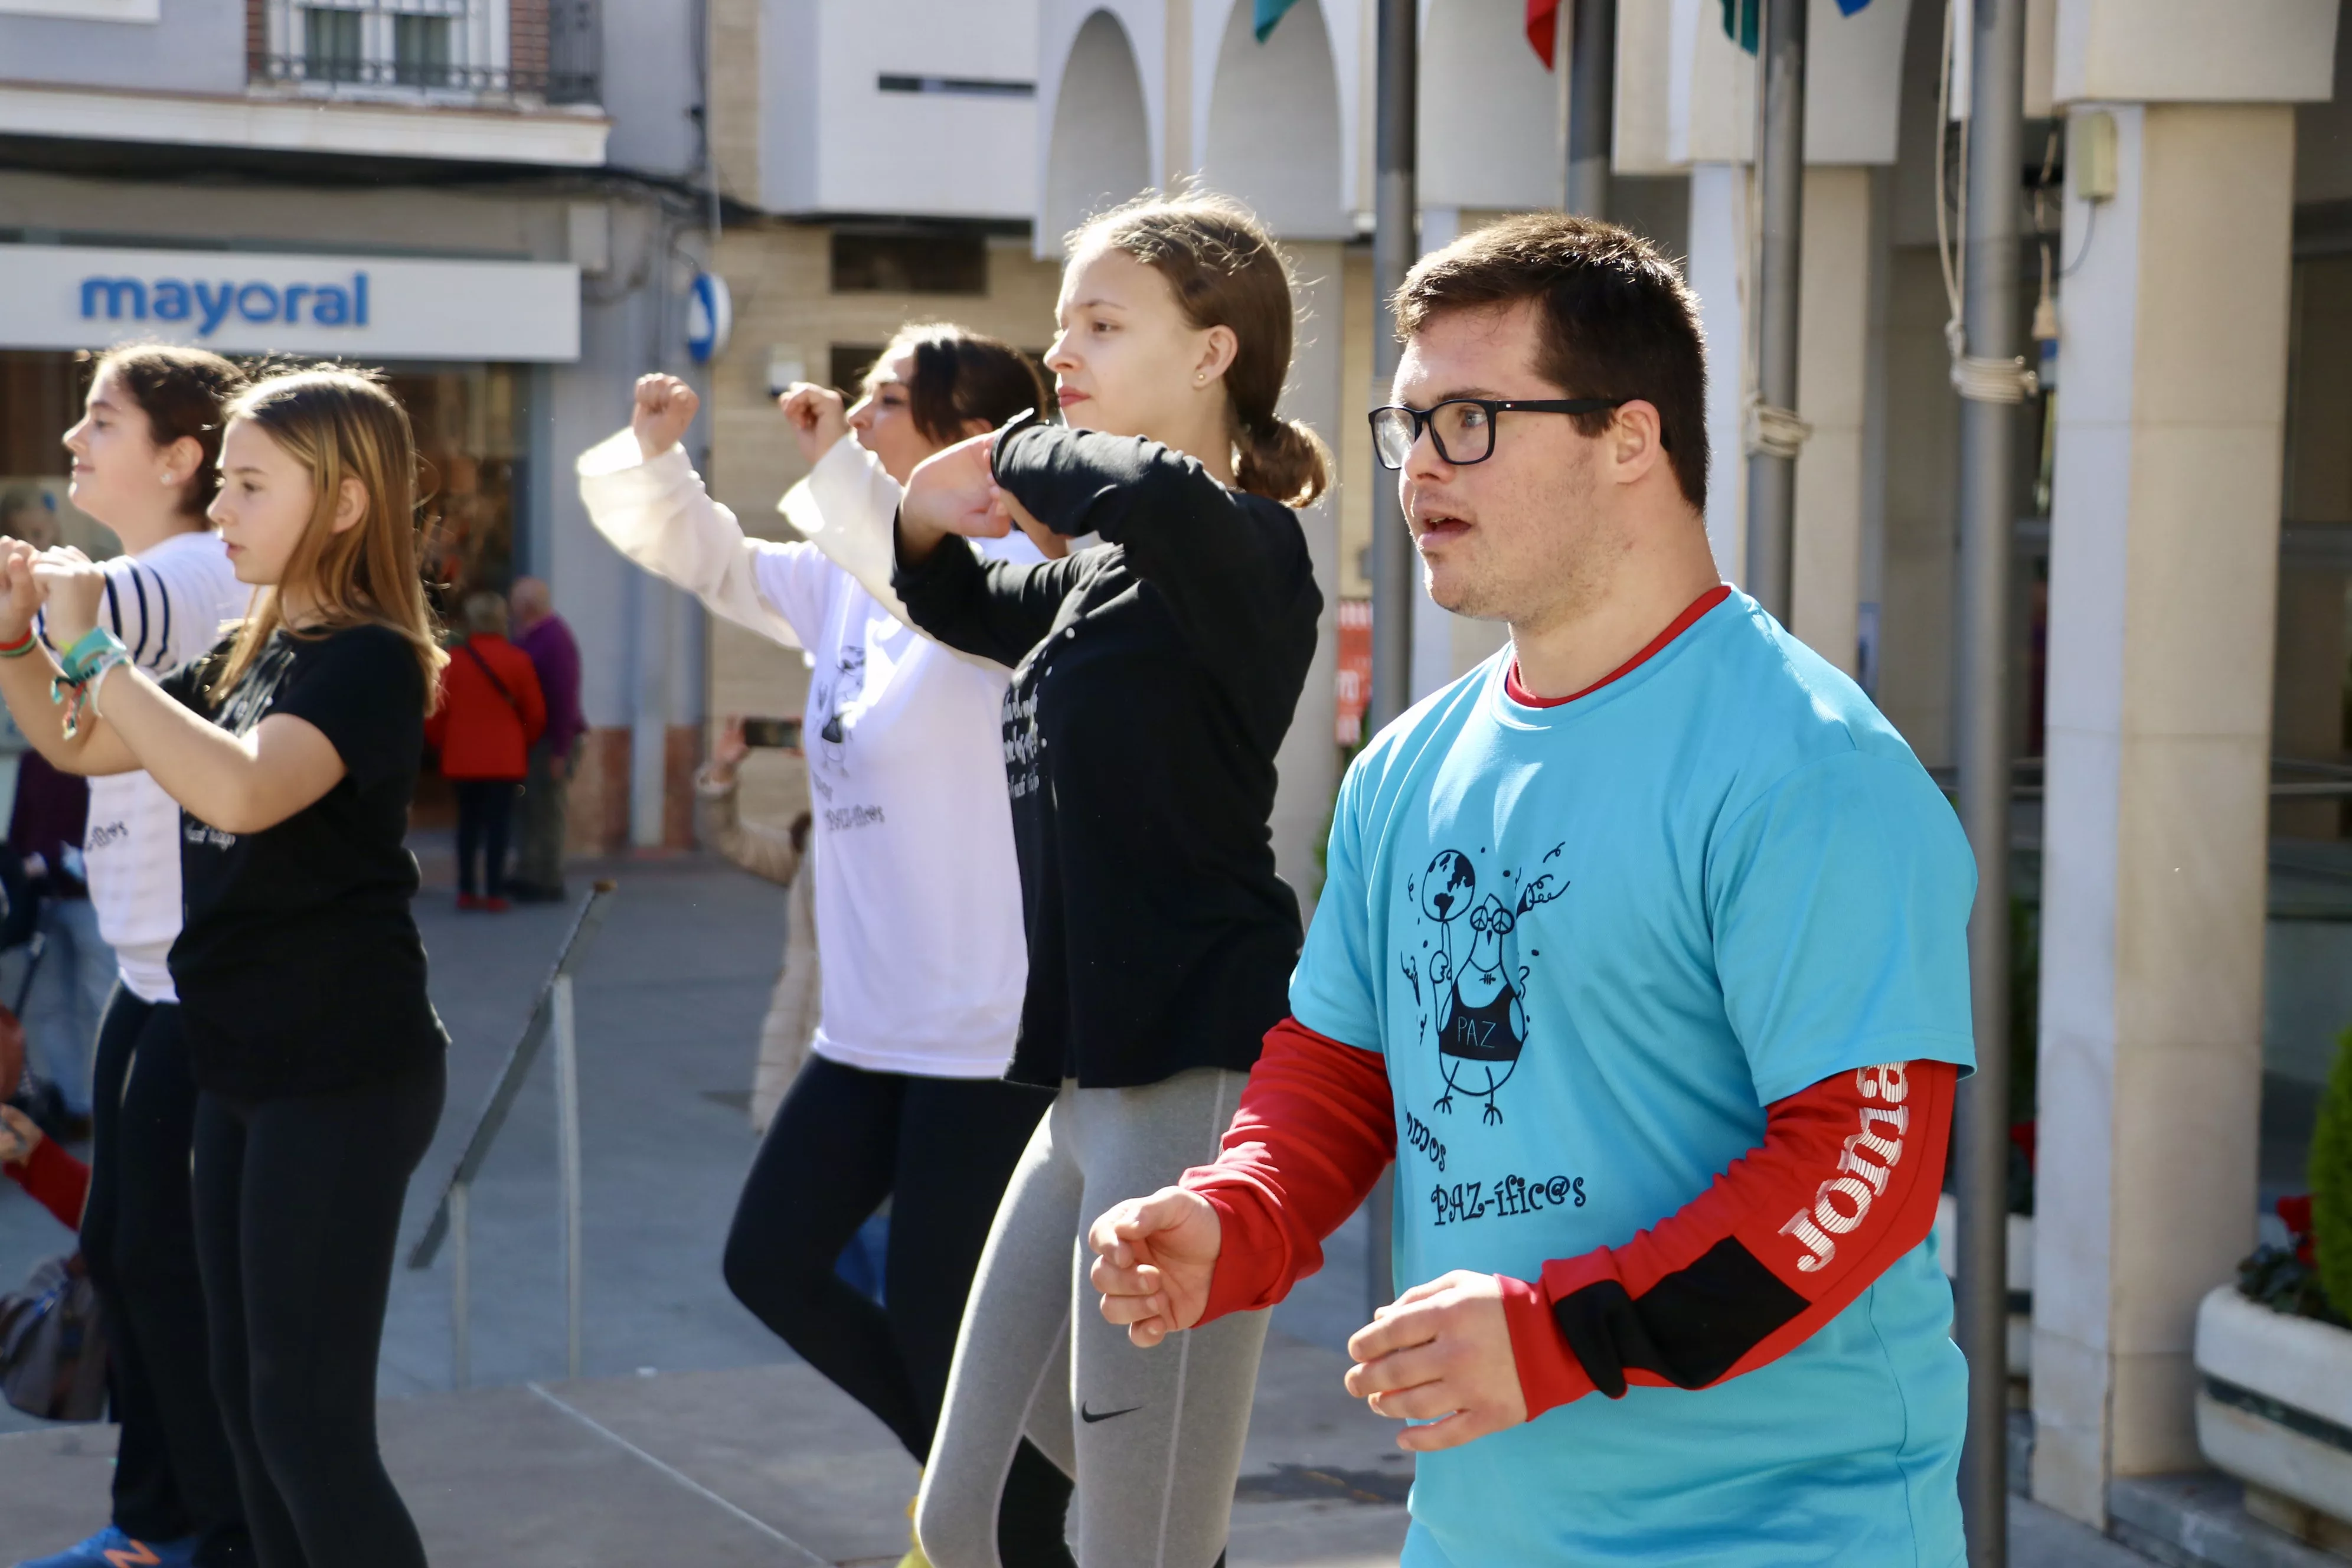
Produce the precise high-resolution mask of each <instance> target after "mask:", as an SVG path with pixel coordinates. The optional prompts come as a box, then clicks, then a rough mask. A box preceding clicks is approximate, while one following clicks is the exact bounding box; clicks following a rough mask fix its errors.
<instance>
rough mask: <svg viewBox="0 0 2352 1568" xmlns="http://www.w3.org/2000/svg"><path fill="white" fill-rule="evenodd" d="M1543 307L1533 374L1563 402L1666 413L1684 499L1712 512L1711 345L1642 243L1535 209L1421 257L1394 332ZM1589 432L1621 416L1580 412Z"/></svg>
mask: <svg viewBox="0 0 2352 1568" xmlns="http://www.w3.org/2000/svg"><path fill="white" fill-rule="evenodd" d="M1522 300H1528V301H1532V302H1534V304H1535V305H1536V306H1537V308H1538V310H1539V311H1540V313H1541V319H1542V322H1543V325H1542V329H1541V332H1540V335H1539V336H1538V339H1537V342H1536V354H1535V368H1536V374H1538V375H1540V376H1542V377H1543V378H1544V379H1545V380H1546V381H1549V382H1550V383H1551V384H1553V385H1555V386H1557V387H1559V392H1560V395H1561V396H1562V397H1611V398H1626V399H1630V398H1636V397H1638V398H1640V399H1642V400H1643V402H1646V403H1649V404H1651V405H1654V406H1655V407H1656V409H1657V411H1658V423H1659V427H1660V429H1661V431H1662V436H1661V439H1662V441H1663V442H1664V447H1665V449H1666V460H1667V462H1668V464H1669V465H1670V466H1671V467H1672V468H1673V469H1674V474H1675V482H1676V483H1677V484H1679V485H1680V486H1681V487H1682V492H1683V498H1684V499H1685V500H1687V501H1689V502H1690V504H1691V505H1692V506H1693V507H1695V508H1696V509H1697V510H1699V511H1700V512H1702V513H1704V512H1705V511H1706V344H1705V341H1704V340H1703V339H1702V337H1701V336H1700V333H1699V325H1698V300H1697V299H1696V297H1695V296H1693V295H1692V293H1691V291H1690V288H1689V286H1688V285H1686V284H1685V283H1684V281H1683V279H1682V274H1681V273H1680V272H1678V271H1677V270H1675V265H1674V263H1673V262H1671V261H1669V260H1667V259H1666V258H1665V257H1664V256H1663V255H1662V254H1660V253H1659V250H1658V248H1657V247H1655V246H1654V245H1652V244H1651V243H1650V242H1649V241H1648V240H1646V239H1643V237H1641V236H1639V235H1637V234H1633V233H1632V232H1631V231H1629V230H1626V229H1622V228H1619V227H1618V226H1616V225H1614V224H1608V223H1602V222H1601V221H1600V220H1598V219H1596V218H1589V217H1576V216H1570V215H1569V214H1566V213H1528V214H1527V215H1525V216H1519V217H1513V218H1506V219H1504V220H1503V221H1502V222H1500V223H1497V224H1493V225H1490V226H1487V227H1486V228H1482V229H1478V230H1476V231H1475V232H1473V233H1470V234H1465V235H1464V236H1463V237H1461V238H1460V239H1457V240H1455V241H1454V243H1453V244H1452V245H1449V246H1447V247H1445V248H1444V249H1443V250H1440V251H1436V252H1433V253H1432V254H1431V255H1428V256H1425V257H1423V258H1422V259H1421V262H1420V264H1419V265H1418V266H1416V267H1415V268H1413V269H1412V272H1411V273H1410V274H1409V275H1408V276H1407V277H1406V278H1405V280H1404V287H1403V288H1402V289H1398V290H1397V296H1396V321H1397V335H1398V336H1399V337H1400V338H1401V339H1402V338H1410V337H1412V334H1413V333H1415V332H1417V331H1421V329H1422V328H1423V326H1424V325H1426V324H1427V323H1428V321H1430V319H1431V318H1432V317H1434V316H1439V315H1443V314H1444V313H1445V312H1447V311H1449V310H1492V309H1507V308H1508V307H1510V306H1513V305H1517V304H1518V303H1520V302H1521V301H1522ZM1569 417H1570V418H1571V419H1573V420H1575V422H1576V427H1577V429H1579V430H1580V431H1581V432H1582V433H1583V434H1585V435H1587V436H1598V435H1600V434H1601V432H1602V431H1603V430H1606V429H1607V428H1609V424H1610V421H1611V420H1612V418H1613V417H1614V416H1613V415H1612V414H1610V413H1608V412H1605V411H1604V412H1602V413H1599V414H1573V415H1570V416H1569Z"/></svg>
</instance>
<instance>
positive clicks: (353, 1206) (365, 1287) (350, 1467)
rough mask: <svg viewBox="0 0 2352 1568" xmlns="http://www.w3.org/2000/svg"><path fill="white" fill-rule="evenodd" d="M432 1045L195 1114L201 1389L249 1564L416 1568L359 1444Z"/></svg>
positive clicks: (204, 1104) (212, 1100)
mask: <svg viewBox="0 0 2352 1568" xmlns="http://www.w3.org/2000/svg"><path fill="white" fill-rule="evenodd" d="M445 1068H446V1064H445V1062H444V1061H443V1060H442V1058H440V1057H439V1056H438V1055H437V1054H436V1055H435V1056H434V1057H433V1058H430V1059H428V1060H427V1061H426V1062H425V1063H423V1064H422V1065H420V1066H417V1067H415V1068H410V1069H408V1070H407V1071H406V1072H405V1073H404V1074H403V1075H402V1076H401V1077H398V1078H395V1079H389V1080H386V1081H384V1082H381V1083H375V1084H370V1085H368V1086H366V1087H364V1088H362V1089H347V1090H344V1091H342V1092H341V1093H336V1094H309V1095H289V1096H287V1097H285V1098H283V1099H277V1100H259V1101H253V1102H247V1101H240V1100H228V1099H226V1098H225V1097H223V1096H220V1095H216V1094H212V1093H206V1094H205V1096H204V1097H203V1098H202V1100H200V1101H199V1102H198V1104H197V1108H196V1164H195V1200H196V1245H197V1247H198V1249H199V1253H200V1255H201V1258H202V1259H203V1263H204V1279H205V1304H206V1306H207V1307H208V1308H209V1309H210V1310H211V1313H212V1365H213V1384H214V1386H215V1388H217V1389H218V1390H219V1392H220V1403H221V1415H222V1419H223V1422H224V1424H225V1426H226V1428H227V1431H228V1439H229V1447H230V1449H231V1451H232V1452H234V1453H235V1454H236V1473H237V1481H238V1484H239V1487H240V1489H242V1491H243V1493H244V1496H245V1515H246V1521H247V1525H248V1526H249V1527H250V1529H251V1530H252V1531H253V1542H254V1545H255V1547H256V1549H257V1552H258V1554H259V1557H260V1561H261V1568H330V1565H332V1568H424V1564H425V1548H424V1545H423V1543H422V1542H419V1541H418V1540H417V1537H416V1526H415V1523H414V1522H412V1521H410V1519H409V1517H408V1510H407V1509H406V1508H405V1507H404V1505H403V1504H402V1502H401V1500H400V1494H399V1493H398V1492H397V1491H395V1490H394V1489H393V1485H392V1478H391V1477H389V1476H387V1475H386V1474H385V1473H384V1469H383V1459H382V1458H380V1457H379V1456H378V1454H377V1450H376V1436H375V1379H376V1352H377V1350H378V1348H379V1346H380V1344H381V1342H382V1341H383V1311H384V1299H385V1297H386V1296H387V1295H388V1294H389V1293H390V1291H391V1289H392V1263H393V1251H394V1243H395V1242H396V1240H397V1239H398V1233H399V1229H400V1210H401V1202H402V1200H403V1198H404V1196H405V1195H406V1194H407V1191H408V1177H409V1173H411V1172H413V1171H414V1170H415V1168H416V1163H417V1162H418V1161H419V1160H421V1159H423V1158H424V1157H425V1148H426V1146H427V1145H429V1144H430V1143H431V1142H433V1129H434V1125H435V1123H436V1122H437V1121H439V1120H440V1117H441V1098H442V1093H443V1090H444V1087H445Z"/></svg>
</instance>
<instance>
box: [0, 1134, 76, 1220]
mask: <svg viewBox="0 0 2352 1568" xmlns="http://www.w3.org/2000/svg"><path fill="white" fill-rule="evenodd" d="M0 1171H5V1172H7V1173H8V1175H9V1177H10V1179H11V1180H13V1181H14V1182H15V1183H16V1184H17V1185H18V1186H20V1187H22V1188H24V1189H25V1190H26V1192H27V1193H30V1194H32V1195H33V1201H34V1202H35V1203H37V1204H39V1205H41V1206H42V1207H43V1208H45V1209H47V1210H48V1211H49V1212H50V1213H51V1214H53V1215H57V1219H58V1224H59V1225H61V1226H65V1227H66V1228H67V1229H68V1230H79V1229H80V1228H81V1211H82V1205H84V1204H86V1203H88V1202H89V1166H88V1165H85V1164H83V1163H81V1162H80V1161H79V1160H77V1159H75V1158H74V1157H73V1156H72V1155H71V1154H68V1153H67V1152H65V1150H64V1149H62V1148H60V1147H59V1146H58V1141H57V1140H56V1139H54V1138H44V1139H42V1140H41V1141H40V1142H38V1143H36V1144H34V1145H33V1152H31V1153H30V1154H27V1155H26V1157H25V1159H24V1160H23V1161H22V1163H17V1164H13V1165H0Z"/></svg>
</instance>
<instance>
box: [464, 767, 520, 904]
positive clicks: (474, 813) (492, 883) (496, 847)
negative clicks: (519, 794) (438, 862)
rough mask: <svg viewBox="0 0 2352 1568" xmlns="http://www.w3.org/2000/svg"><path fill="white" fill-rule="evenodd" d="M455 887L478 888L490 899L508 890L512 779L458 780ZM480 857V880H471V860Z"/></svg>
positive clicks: (472, 863)
mask: <svg viewBox="0 0 2352 1568" xmlns="http://www.w3.org/2000/svg"><path fill="white" fill-rule="evenodd" d="M455 783H456V784H457V890H458V891H459V892H461V893H470V892H473V891H474V890H475V889H477V888H478V889H480V890H481V891H483V892H485V893H487V894H488V895H489V896H490V897H491V898H494V899H497V898H503V897H504V896H505V895H506V890H507V827H508V825H509V822H510V821H511V820H512V819H513V816H514V798H515V784H516V781H515V780H513V779H458V780H456V781H455ZM477 855H479V856H480V857H481V863H482V879H481V880H480V881H479V882H477V881H476V880H475V879H474V862H475V857H476V856H477Z"/></svg>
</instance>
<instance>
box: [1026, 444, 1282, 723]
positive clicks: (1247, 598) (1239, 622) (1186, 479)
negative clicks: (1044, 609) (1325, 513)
mask: <svg viewBox="0 0 2352 1568" xmlns="http://www.w3.org/2000/svg"><path fill="white" fill-rule="evenodd" d="M992 459H993V466H994V478H995V482H996V484H997V486H998V488H999V489H1000V490H1002V491H1003V493H1004V494H1005V495H1007V496H1009V497H1010V498H1011V499H1012V500H1014V501H1016V502H1018V503H1019V505H1020V506H1021V507H1022V508H1023V509H1024V510H1026V511H1028V512H1029V513H1030V514H1031V515H1032V516H1034V518H1035V519H1036V520H1037V521H1039V522H1041V523H1043V524H1044V525H1045V527H1047V528H1050V529H1052V530H1053V531H1055V532H1056V533H1061V534H1070V535H1075V534H1083V533H1097V534H1100V535H1101V536H1102V537H1103V538H1104V539H1106V540H1108V541H1109V542H1112V543H1114V544H1117V545H1119V546H1121V547H1122V548H1123V549H1124V550H1125V551H1126V552H1127V563H1128V565H1129V567H1130V568H1132V569H1133V570H1134V572H1135V573H1136V574H1137V575H1138V576H1140V577H1142V578H1144V579H1145V580H1146V581H1148V582H1150V584H1152V585H1153V586H1154V587H1155V588H1157V589H1159V590H1160V593H1161V594H1162V595H1165V597H1166V598H1167V600H1168V602H1169V604H1170V605H1171V607H1172V608H1173V609H1174V611H1175V613H1176V617H1177V619H1178V621H1179V622H1180V623H1181V624H1182V625H1183V626H1186V627H1187V628H1188V629H1190V630H1191V631H1192V633H1193V640H1194V647H1196V649H1198V650H1199V651H1200V652H1201V653H1202V655H1203V657H1206V658H1211V659H1215V658H1219V657H1220V656H1221V655H1229V656H1230V657H1231V658H1232V660H1233V663H1234V668H1233V669H1232V670H1231V673H1232V674H1233V675H1234V676H1236V677H1238V678H1240V679H1245V680H1247V679H1257V678H1259V676H1260V674H1261V672H1262V664H1263V660H1262V658H1261V657H1260V650H1262V649H1264V648H1265V645H1266V641H1267V639H1268V638H1269V637H1282V636H1285V635H1296V636H1303V637H1305V639H1306V647H1305V649H1303V650H1301V651H1302V653H1303V652H1306V651H1311V649H1312V647H1313V641H1314V624H1315V618H1316V616H1317V614H1318V612H1319V610H1320V609H1321V605H1322V601H1321V598H1320V596H1319V595H1318V591H1317V589H1316V586H1315V581H1314V570H1313V566H1312V564H1311V563H1310V561H1309V559H1308V556H1307V540H1306V535H1305V533H1304V532H1303V531H1301V530H1300V528H1299V526H1298V521H1297V518H1296V517H1294V516H1293V515H1292V514H1291V513H1290V512H1289V511H1288V510H1286V509H1285V508H1283V507H1280V506H1277V505H1276V504H1275V503H1273V502H1271V501H1267V500H1263V499H1262V498H1259V497H1256V496H1252V495H1248V494H1245V493H1244V492H1241V491H1236V490H1231V489H1226V488H1225V487H1224V486H1223V485H1221V484H1219V483H1218V482H1217V481H1216V480H1215V479H1212V478H1210V476H1209V472H1208V470H1207V469H1206V468H1202V466H1201V465H1200V464H1199V463H1198V462H1197V461H1195V460H1194V459H1192V458H1189V457H1186V456H1185V455H1184V454H1183V453H1181V452H1179V451H1176V450H1175V449H1174V448H1172V447H1164V446H1161V445H1160V443H1158V442H1156V441H1147V440H1144V439H1142V438H1141V437H1129V436H1106V435H1103V434H1101V433H1099V432H1097V431H1092V430H1073V429H1070V428H1068V427H1066V426H1055V425H1040V424H1030V425H1025V426H1008V427H1007V428H1006V429H1004V430H1002V431H1000V432H998V433H997V435H996V437H995V444H994V447H993V448H992ZM1008 510H1009V509H1008Z"/></svg>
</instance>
